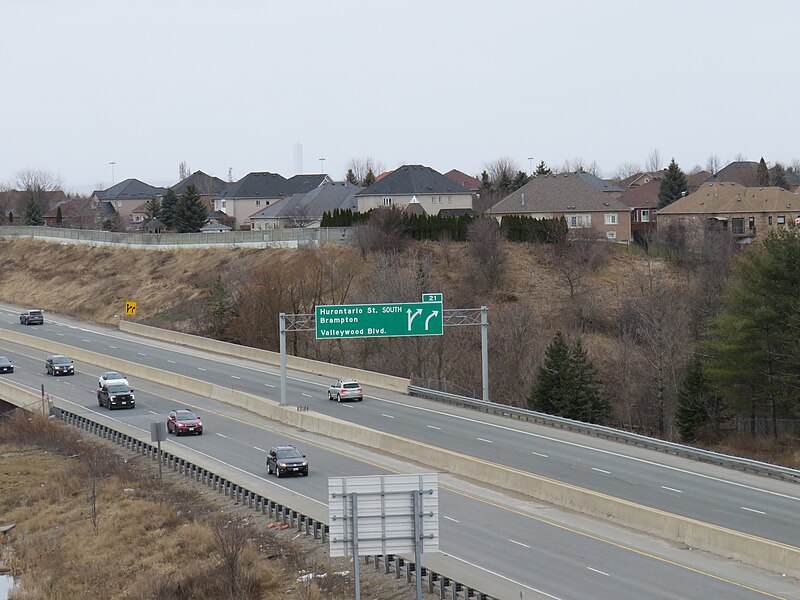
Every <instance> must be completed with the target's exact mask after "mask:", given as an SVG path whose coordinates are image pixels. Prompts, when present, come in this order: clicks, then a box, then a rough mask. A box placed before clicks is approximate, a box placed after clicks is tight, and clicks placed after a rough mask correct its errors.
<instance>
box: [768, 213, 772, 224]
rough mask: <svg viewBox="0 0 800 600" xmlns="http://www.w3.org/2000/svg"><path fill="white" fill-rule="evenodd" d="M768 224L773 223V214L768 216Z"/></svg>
mask: <svg viewBox="0 0 800 600" xmlns="http://www.w3.org/2000/svg"><path fill="white" fill-rule="evenodd" d="M768 224H769V225H772V216H771V215H770V216H769V217H768Z"/></svg>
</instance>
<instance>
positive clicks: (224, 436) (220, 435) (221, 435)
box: [217, 433, 228, 438]
mask: <svg viewBox="0 0 800 600" xmlns="http://www.w3.org/2000/svg"><path fill="white" fill-rule="evenodd" d="M217 435H218V436H219V437H223V438H226V437H228V436H227V435H223V434H221V433H217Z"/></svg>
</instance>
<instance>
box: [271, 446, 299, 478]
mask: <svg viewBox="0 0 800 600" xmlns="http://www.w3.org/2000/svg"><path fill="white" fill-rule="evenodd" d="M273 472H274V473H275V476H276V477H282V476H283V475H287V474H289V473H300V475H303V476H308V461H307V460H306V455H305V454H300V451H299V450H298V449H297V448H295V447H294V446H273V447H272V448H270V450H269V454H267V473H269V474H270V475H272V473H273Z"/></svg>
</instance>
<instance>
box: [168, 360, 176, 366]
mask: <svg viewBox="0 0 800 600" xmlns="http://www.w3.org/2000/svg"><path fill="white" fill-rule="evenodd" d="M167 362H168V363H172V364H173V365H174V364H175V361H174V360H170V359H167Z"/></svg>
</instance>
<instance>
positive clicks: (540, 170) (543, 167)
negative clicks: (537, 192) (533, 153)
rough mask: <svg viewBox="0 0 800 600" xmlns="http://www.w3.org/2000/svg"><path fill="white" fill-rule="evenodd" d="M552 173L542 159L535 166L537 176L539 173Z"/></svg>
mask: <svg viewBox="0 0 800 600" xmlns="http://www.w3.org/2000/svg"><path fill="white" fill-rule="evenodd" d="M552 173H553V171H552V170H551V169H550V167H548V166H547V165H546V164H544V161H542V162H540V163H539V164H538V165H537V166H536V175H537V176H539V175H550V174H552Z"/></svg>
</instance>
